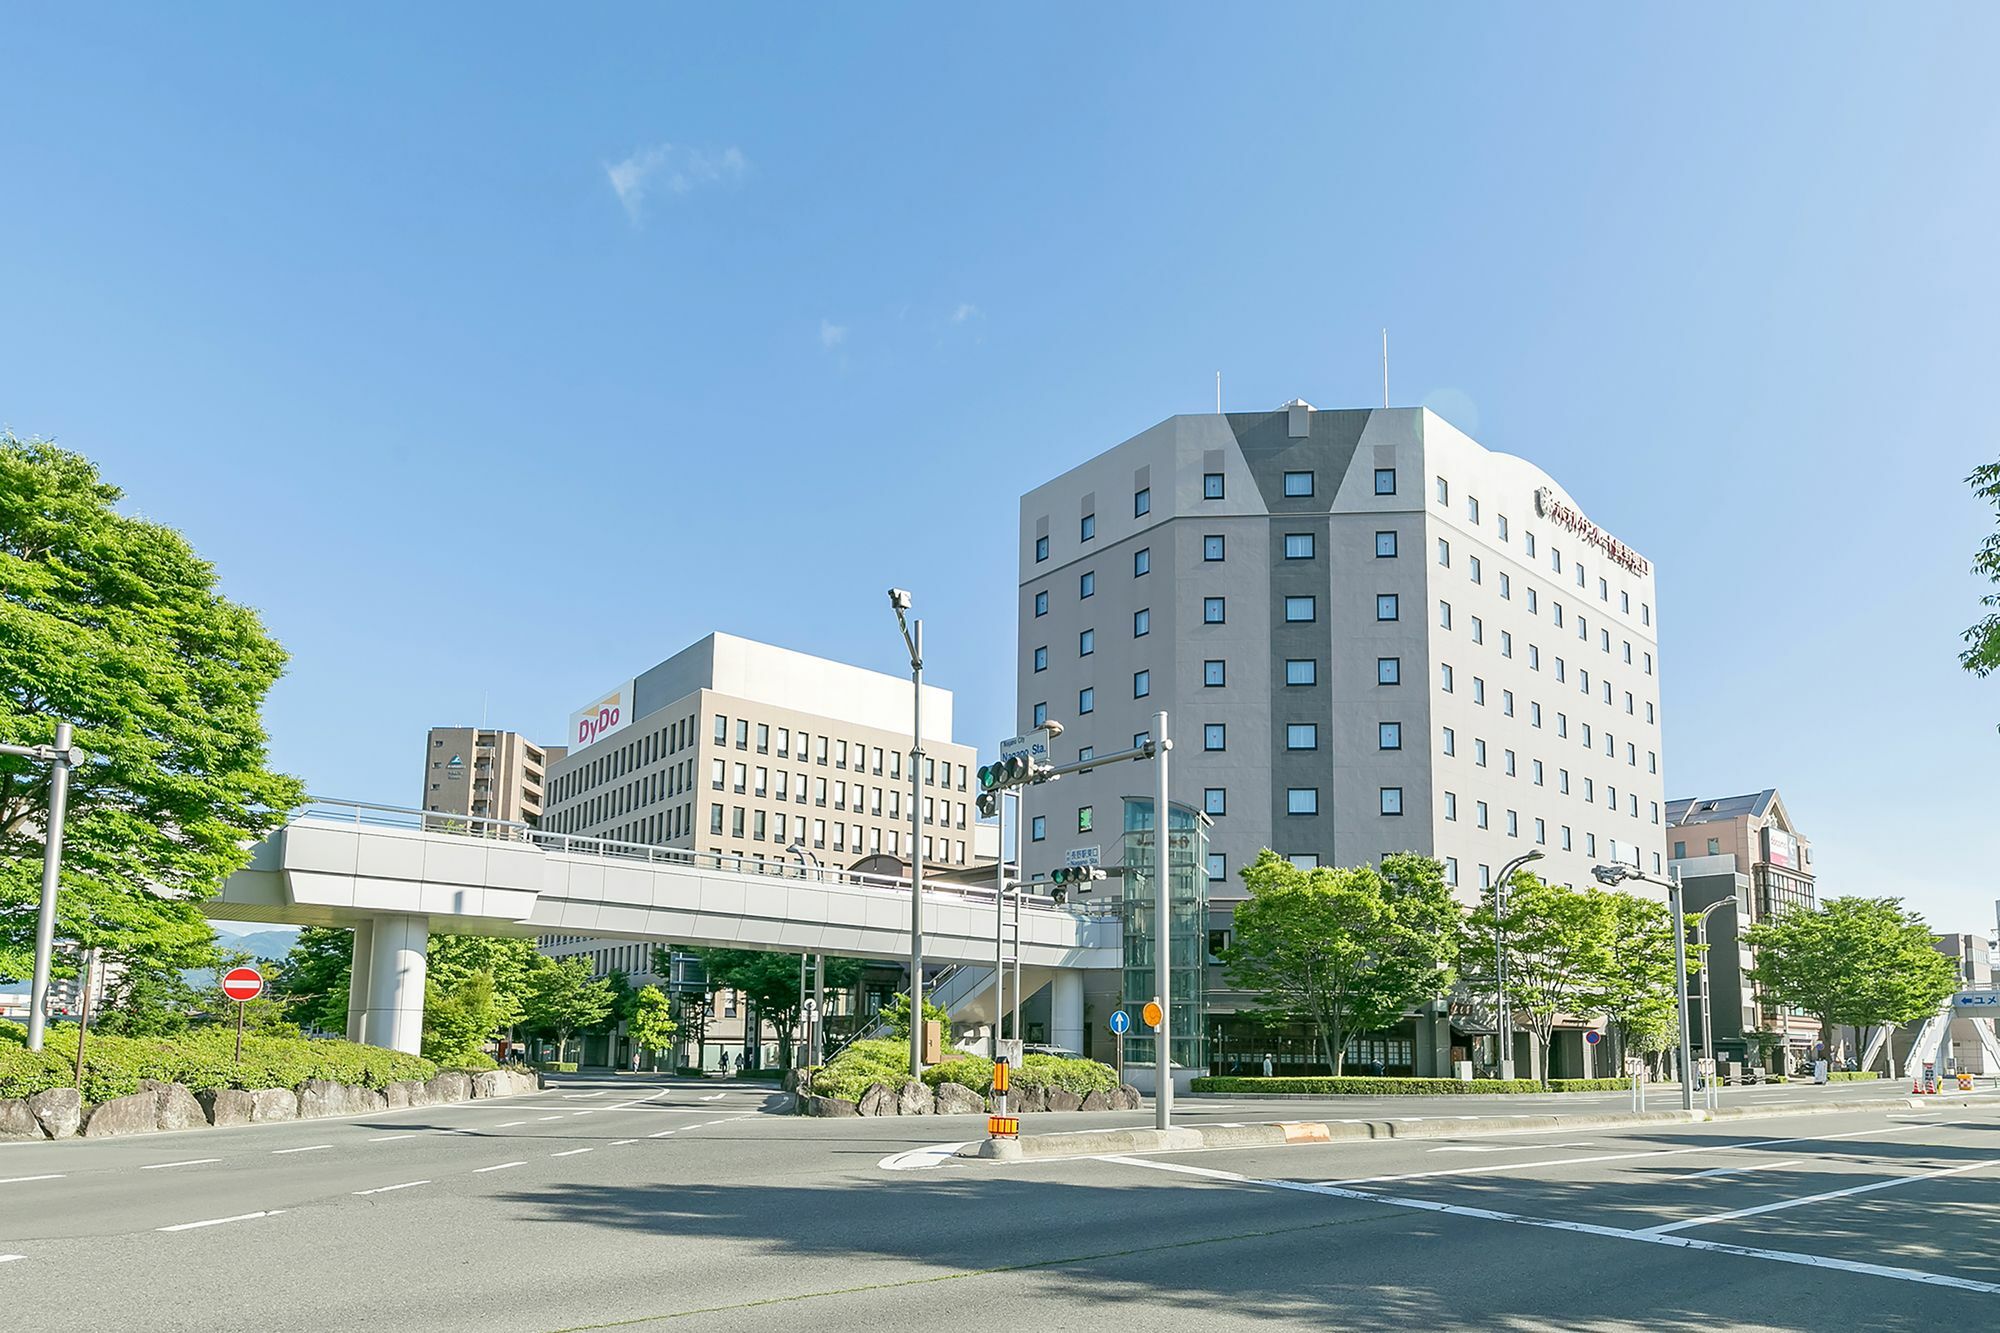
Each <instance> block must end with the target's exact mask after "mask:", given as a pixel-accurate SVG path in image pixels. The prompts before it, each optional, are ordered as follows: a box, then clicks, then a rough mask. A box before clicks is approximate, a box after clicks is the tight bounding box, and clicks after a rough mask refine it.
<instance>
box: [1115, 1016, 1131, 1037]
mask: <svg viewBox="0 0 2000 1333" xmlns="http://www.w3.org/2000/svg"><path fill="white" fill-rule="evenodd" d="M1111 1030H1112V1031H1113V1032H1114V1033H1116V1034H1117V1035H1118V1036H1121V1037H1122V1036H1124V1035H1125V1034H1126V1033H1128V1032H1130V1031H1131V1030H1132V1015H1130V1014H1128V1013H1126V1012H1125V1011H1124V1010H1123V1009H1113V1010H1112V1011H1111Z"/></svg>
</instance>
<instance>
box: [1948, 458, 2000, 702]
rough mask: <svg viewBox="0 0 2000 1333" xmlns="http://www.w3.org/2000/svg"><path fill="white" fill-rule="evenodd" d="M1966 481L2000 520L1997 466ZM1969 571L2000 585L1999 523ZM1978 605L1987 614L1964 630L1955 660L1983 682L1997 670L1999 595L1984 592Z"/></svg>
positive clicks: (1979, 470)
mask: <svg viewBox="0 0 2000 1333" xmlns="http://www.w3.org/2000/svg"><path fill="white" fill-rule="evenodd" d="M1965 480H1966V483H1967V484H1968V485H1970V486H1971V487H1972V493H1973V494H1974V495H1976V496H1978V497H1979V498H1980V499H1982V500H1984V501H1986V502H1987V503H1988V504H1990V505H1992V506H1993V511H1994V514H1995V515H1996V517H2000V463H1987V464H1986V465H1984V466H1983V467H1977V468H1974V469H1973V471H1972V475H1971V476H1969V477H1967V478H1966V479H1965ZM1972 572H1973V573H1975V574H1977V575H1979V576H1980V577H1982V578H1985V579H1987V580H1989V581H1991V582H1993V583H1996V584H2000V524H1996V530H1995V531H1993V532H1991V533H1988V534H1987V536H1986V540H1984V541H1982V542H1981V543H1980V544H1979V549H1978V550H1977V551H1975V552H1974V553H1973V556H1972ZM1979 604H1980V605H1981V606H1983V607H1985V608H1986V610H1987V614H1986V615H1985V616H1984V617H1982V618H1981V619H1980V620H1979V621H1978V623H1976V624H1974V625H1973V626H1972V627H1971V628H1970V629H1968V630H1966V631H1965V634H1964V636H1963V637H1964V639H1965V650H1964V651H1963V652H1961V653H1960V654H1959V655H1958V660H1959V663H1960V665H1962V666H1963V667H1964V668H1965V669H1966V670H1967V671H1970V672H1971V673H1972V674H1973V675H1975V676H1978V677H1980V678H1982V679H1983V678H1985V677H1986V676H1989V675H1991V674H1992V673H1993V672H1995V671H2000V592H1989V593H1987V594H1986V595H1985V596H1983V597H1981V598H1980V599H1979Z"/></svg>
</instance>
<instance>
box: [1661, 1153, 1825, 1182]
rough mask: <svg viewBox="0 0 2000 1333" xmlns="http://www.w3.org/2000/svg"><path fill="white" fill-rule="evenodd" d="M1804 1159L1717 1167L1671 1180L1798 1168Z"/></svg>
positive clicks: (1706, 1178) (1673, 1177) (1698, 1178)
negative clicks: (1788, 1167)
mask: <svg viewBox="0 0 2000 1333" xmlns="http://www.w3.org/2000/svg"><path fill="white" fill-rule="evenodd" d="M1805 1160H1806V1159H1805V1158H1803V1157H1794V1158H1791V1159H1789V1160H1787V1161H1781V1162H1751V1163H1749V1164H1748V1165H1747V1166H1718V1167H1716V1168H1714V1169H1713V1170H1710V1171H1695V1172H1691V1173H1690V1174H1688V1175H1685V1176H1672V1177H1669V1179H1672V1180H1708V1179H1711V1178H1713V1177H1715V1176H1734V1175H1740V1174H1742V1173H1743V1172H1745V1171H1776V1170H1777V1169H1778V1168H1780V1167H1785V1166H1798V1165H1799V1164H1800V1163H1802V1162H1804V1161H1805Z"/></svg>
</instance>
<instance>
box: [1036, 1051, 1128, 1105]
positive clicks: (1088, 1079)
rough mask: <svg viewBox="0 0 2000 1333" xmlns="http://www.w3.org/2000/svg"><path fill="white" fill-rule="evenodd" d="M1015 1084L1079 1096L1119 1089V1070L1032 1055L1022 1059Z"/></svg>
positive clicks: (1083, 1061) (1047, 1056) (1093, 1061)
mask: <svg viewBox="0 0 2000 1333" xmlns="http://www.w3.org/2000/svg"><path fill="white" fill-rule="evenodd" d="M1013 1081H1014V1082H1015V1083H1017V1084H1019V1085H1020V1086H1022V1087H1025V1088H1032V1087H1036V1086H1038V1085H1039V1086H1041V1087H1044V1088H1061V1089H1063V1090H1064V1091H1066V1092H1073V1093H1075V1094H1076V1095H1077V1096H1079V1097H1086V1096H1089V1095H1090V1094H1091V1093H1093V1092H1112V1091H1115V1090H1116V1089H1117V1087H1118V1071H1116V1070H1115V1069H1113V1068H1112V1067H1111V1066H1110V1065H1103V1064H1099V1063H1098V1062H1097V1061H1095V1060H1065V1059H1064V1058H1063V1057H1061V1056H1059V1055H1030V1056H1027V1057H1025V1058H1023V1059H1022V1061H1021V1068H1020V1069H1018V1070H1017V1071H1015V1073H1014V1078H1013Z"/></svg>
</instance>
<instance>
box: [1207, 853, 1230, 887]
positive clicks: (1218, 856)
mask: <svg viewBox="0 0 2000 1333" xmlns="http://www.w3.org/2000/svg"><path fill="white" fill-rule="evenodd" d="M1227 878H1229V869H1228V862H1227V861H1226V860H1225V859H1224V858H1223V855H1222V853H1221V852H1210V853H1209V854H1208V879H1209V882H1210V883H1211V884H1213V883H1215V882H1217V881H1219V880H1224V879H1227Z"/></svg>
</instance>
